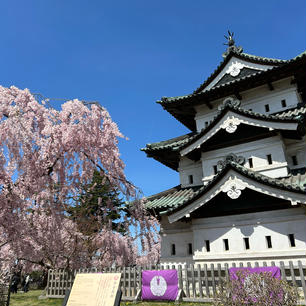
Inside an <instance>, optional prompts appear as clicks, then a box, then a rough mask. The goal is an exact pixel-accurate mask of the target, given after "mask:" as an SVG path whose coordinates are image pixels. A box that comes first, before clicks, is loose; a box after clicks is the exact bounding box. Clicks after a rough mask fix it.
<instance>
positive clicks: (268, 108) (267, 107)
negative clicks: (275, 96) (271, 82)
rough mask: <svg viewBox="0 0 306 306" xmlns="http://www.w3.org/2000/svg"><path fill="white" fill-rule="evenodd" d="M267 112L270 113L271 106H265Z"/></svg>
mask: <svg viewBox="0 0 306 306" xmlns="http://www.w3.org/2000/svg"><path fill="white" fill-rule="evenodd" d="M265 110H266V112H269V111H270V106H269V104H266V105H265Z"/></svg>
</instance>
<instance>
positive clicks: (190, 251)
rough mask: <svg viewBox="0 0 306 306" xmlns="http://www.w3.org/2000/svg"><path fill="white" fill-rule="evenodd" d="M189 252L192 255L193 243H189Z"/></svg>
mask: <svg viewBox="0 0 306 306" xmlns="http://www.w3.org/2000/svg"><path fill="white" fill-rule="evenodd" d="M188 254H189V255H192V243H188Z"/></svg>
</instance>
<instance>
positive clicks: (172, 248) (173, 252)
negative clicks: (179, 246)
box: [171, 244, 176, 255]
mask: <svg viewBox="0 0 306 306" xmlns="http://www.w3.org/2000/svg"><path fill="white" fill-rule="evenodd" d="M175 254H176V252H175V244H171V255H175Z"/></svg>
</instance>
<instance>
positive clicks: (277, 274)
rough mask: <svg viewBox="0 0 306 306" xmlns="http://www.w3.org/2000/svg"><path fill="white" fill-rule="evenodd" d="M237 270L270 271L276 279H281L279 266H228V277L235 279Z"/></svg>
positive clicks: (251, 271)
mask: <svg viewBox="0 0 306 306" xmlns="http://www.w3.org/2000/svg"><path fill="white" fill-rule="evenodd" d="M237 271H248V272H249V273H258V274H259V273H265V272H266V273H271V275H272V276H273V277H275V278H277V279H281V272H280V268H279V267H257V268H230V269H229V273H230V278H231V279H237V275H236V273H237Z"/></svg>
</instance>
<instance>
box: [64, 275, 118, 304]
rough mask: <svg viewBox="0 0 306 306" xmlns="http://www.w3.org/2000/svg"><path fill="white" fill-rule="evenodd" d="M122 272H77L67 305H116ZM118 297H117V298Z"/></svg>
mask: <svg viewBox="0 0 306 306" xmlns="http://www.w3.org/2000/svg"><path fill="white" fill-rule="evenodd" d="M120 277H121V273H104V274H102V273H82V274H77V275H76V277H75V280H74V283H73V286H72V289H71V292H70V295H69V299H68V302H67V306H115V303H116V304H118V305H119V303H120V299H119V303H118V294H117V292H118V289H119V285H120ZM116 297H117V299H116Z"/></svg>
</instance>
